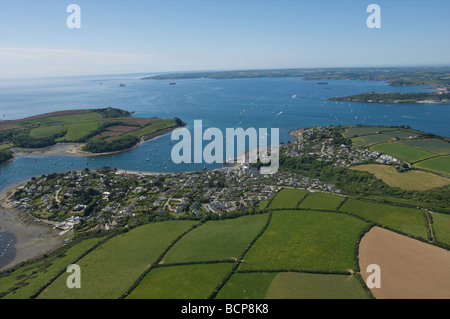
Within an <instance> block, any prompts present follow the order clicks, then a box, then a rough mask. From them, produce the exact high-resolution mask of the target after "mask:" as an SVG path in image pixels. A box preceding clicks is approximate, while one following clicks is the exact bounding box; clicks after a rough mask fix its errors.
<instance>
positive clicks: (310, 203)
mask: <svg viewBox="0 0 450 319" xmlns="http://www.w3.org/2000/svg"><path fill="white" fill-rule="evenodd" d="M344 199H345V197H342V196H336V195H331V194H326V193H319V192H316V193H310V194H308V196H306V198H305V199H304V200H303V201H302V202H301V203H300V205H299V206H298V207H299V208H302V209H317V210H336V209H337V207H338V205H339V204H340V203H342V201H343V200H344Z"/></svg>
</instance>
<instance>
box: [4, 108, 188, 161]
mask: <svg viewBox="0 0 450 319" xmlns="http://www.w3.org/2000/svg"><path fill="white" fill-rule="evenodd" d="M184 125H185V123H183V121H181V120H180V119H179V118H174V119H159V118H156V117H153V118H139V117H134V116H132V114H131V113H130V112H128V111H125V110H121V109H117V108H103V109H83V110H67V111H58V112H52V113H47V114H41V115H36V116H32V117H28V118H24V119H18V120H11V121H0V163H2V162H5V161H7V160H9V159H11V158H12V156H13V152H15V151H23V150H25V151H27V150H28V151H33V150H36V149H39V150H45V148H47V147H50V146H52V145H55V144H57V143H72V144H73V143H75V144H77V145H76V147H74V149H72V150H71V152H72V153H76V154H80V155H94V154H96V155H99V154H101V155H103V154H105V153H112V152H118V151H124V150H127V149H130V148H132V147H134V146H136V145H137V144H138V143H139V142H140V141H144V140H149V139H151V138H153V137H156V136H158V135H161V134H165V133H167V132H169V131H171V130H173V129H175V128H177V127H181V126H184Z"/></svg>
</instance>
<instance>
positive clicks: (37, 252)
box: [0, 183, 71, 271]
mask: <svg viewBox="0 0 450 319" xmlns="http://www.w3.org/2000/svg"><path fill="white" fill-rule="evenodd" d="M24 184H25V183H20V184H17V185H15V186H12V187H10V188H8V189H5V190H3V191H1V192H0V232H2V233H9V234H12V236H13V239H14V241H13V242H12V243H11V244H12V247H9V248H8V249H10V251H8V254H9V256H10V259H8V260H7V262H5V263H2V262H0V271H4V270H7V269H9V268H12V267H14V266H16V265H17V264H19V263H21V262H24V261H27V260H30V259H33V258H36V257H39V256H41V255H42V254H45V253H49V252H51V251H53V250H55V249H57V248H59V247H61V246H62V245H63V244H64V242H65V239H66V238H69V237H70V236H71V235H70V234H65V235H64V236H60V235H59V231H58V230H56V229H54V228H53V226H52V225H50V224H46V223H38V222H36V219H35V218H34V217H33V216H31V215H29V214H28V213H26V212H24V211H22V210H19V209H15V208H13V207H11V206H9V205H8V204H7V201H8V199H9V198H10V197H11V195H12V194H14V192H15V190H16V189H18V188H19V187H21V186H23V185H24Z"/></svg>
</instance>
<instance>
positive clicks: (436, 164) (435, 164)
mask: <svg viewBox="0 0 450 319" xmlns="http://www.w3.org/2000/svg"><path fill="white" fill-rule="evenodd" d="M414 167H417V168H423V169H426V170H430V171H434V172H438V173H443V174H446V175H450V155H447V156H439V157H436V158H430V159H428V160H425V161H422V162H419V163H416V164H414Z"/></svg>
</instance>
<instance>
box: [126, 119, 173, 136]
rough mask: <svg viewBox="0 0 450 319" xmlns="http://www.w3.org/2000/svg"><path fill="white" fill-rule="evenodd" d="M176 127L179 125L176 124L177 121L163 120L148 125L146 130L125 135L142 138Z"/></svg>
mask: <svg viewBox="0 0 450 319" xmlns="http://www.w3.org/2000/svg"><path fill="white" fill-rule="evenodd" d="M176 125H177V124H176V122H175V120H173V119H163V120H160V121H157V122H154V123H151V124H150V125H148V126H146V127H144V128H141V129H139V130H136V131H133V132H129V133H126V134H125V135H131V136H136V137H141V136H144V135H148V134H152V133H155V132H157V131H160V130H163V129H166V128H169V127H174V126H176Z"/></svg>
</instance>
